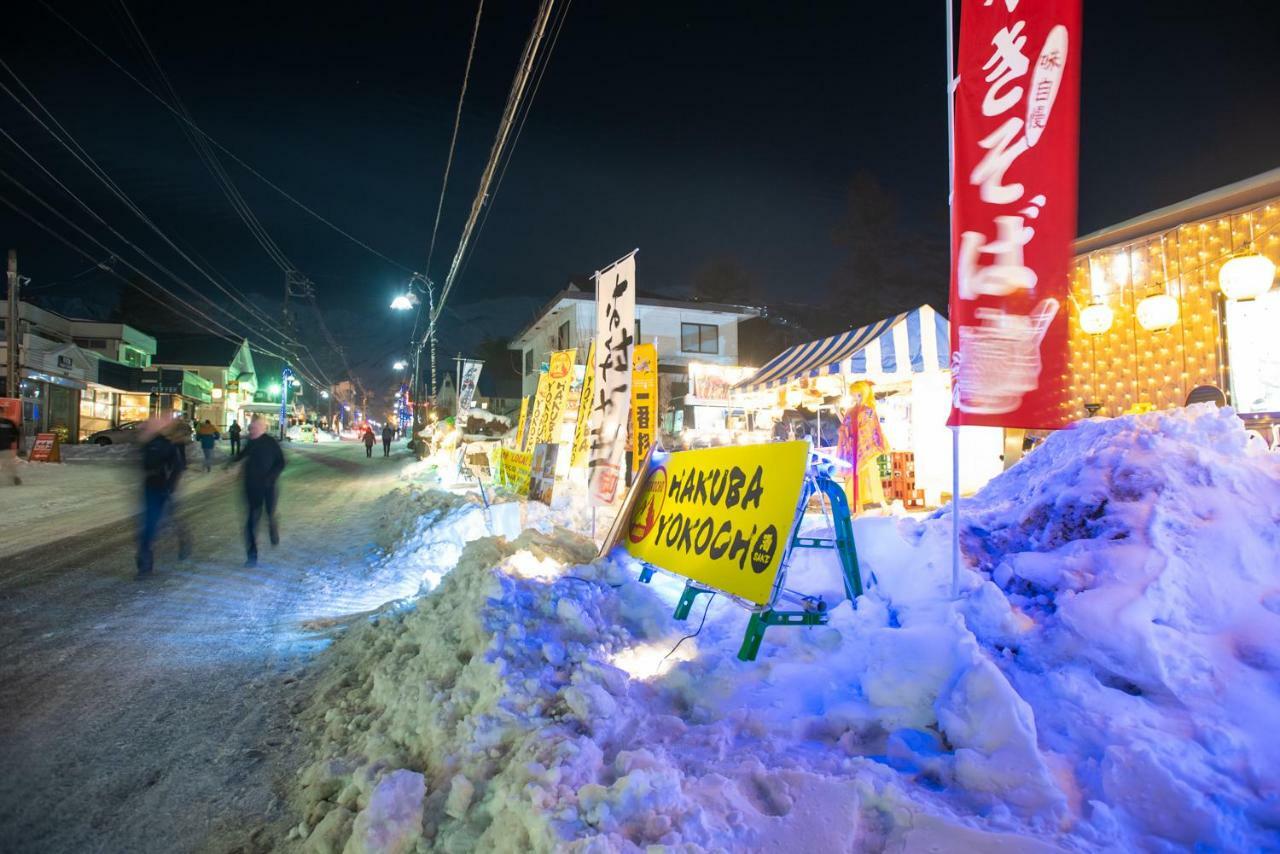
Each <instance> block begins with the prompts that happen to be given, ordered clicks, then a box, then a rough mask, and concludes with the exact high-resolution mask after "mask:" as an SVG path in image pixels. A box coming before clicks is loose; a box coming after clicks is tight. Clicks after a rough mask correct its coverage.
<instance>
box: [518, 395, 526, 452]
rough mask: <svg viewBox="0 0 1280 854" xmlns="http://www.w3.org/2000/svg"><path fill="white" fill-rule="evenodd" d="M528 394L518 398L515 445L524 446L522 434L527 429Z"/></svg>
mask: <svg viewBox="0 0 1280 854" xmlns="http://www.w3.org/2000/svg"><path fill="white" fill-rule="evenodd" d="M528 419H529V396H528V395H525V396H524V397H522V398H520V420H519V421H517V422H516V445H517V446H518V447H521V448H523V447H524V434H525V431H526V430H528V429H529V421H528Z"/></svg>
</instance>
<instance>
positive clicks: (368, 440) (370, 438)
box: [360, 425, 378, 459]
mask: <svg viewBox="0 0 1280 854" xmlns="http://www.w3.org/2000/svg"><path fill="white" fill-rule="evenodd" d="M360 441H361V442H364V455H365V456H366V457H368V458H369V459H373V443H374V442H377V441H378V439H377V437H375V436H374V435H373V428H372V427H370V426H368V425H365V428H364V435H363V436H361V437H360Z"/></svg>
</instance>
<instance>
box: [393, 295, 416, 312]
mask: <svg viewBox="0 0 1280 854" xmlns="http://www.w3.org/2000/svg"><path fill="white" fill-rule="evenodd" d="M391 307H392V308H393V309H395V310H396V311H412V310H413V309H415V308H417V307H418V295H417V294H415V293H414V292H413V291H409V293H407V294H400V296H398V297H396V298H395V299H393V300H392V301H391Z"/></svg>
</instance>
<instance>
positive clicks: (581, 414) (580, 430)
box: [569, 341, 596, 468]
mask: <svg viewBox="0 0 1280 854" xmlns="http://www.w3.org/2000/svg"><path fill="white" fill-rule="evenodd" d="M595 361H596V342H594V341H592V342H591V346H590V347H589V348H588V349H587V369H586V371H584V372H583V375H582V391H581V393H580V394H579V395H578V422H577V424H575V425H574V429H573V454H572V456H570V457H569V465H570V466H572V467H573V468H578V467H580V466H584V465H586V463H587V437H588V435H589V434H590V430H589V429H588V428H589V427H590V424H591V406H592V403H591V402H592V396H593V395H594V393H595V387H596V385H595V380H596V372H595Z"/></svg>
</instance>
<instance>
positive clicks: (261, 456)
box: [227, 418, 285, 566]
mask: <svg viewBox="0 0 1280 854" xmlns="http://www.w3.org/2000/svg"><path fill="white" fill-rule="evenodd" d="M239 462H243V463H244V475H243V477H244V497H245V500H246V501H247V502H248V505H249V518H248V521H247V522H246V523H245V528H244V545H245V552H246V555H247V557H246V560H245V566H257V564H258V537H257V533H258V520H259V519H261V518H262V511H263V510H264V509H265V510H266V511H267V532H268V534H269V535H270V537H271V545H273V546H275V545H279V544H280V528H279V526H278V525H277V524H276V498H277V491H276V481H277V480H278V479H279V478H280V472H282V471H284V465H285V463H284V451H282V450H280V443H279V442H277V441H276V440H275V439H274V438H273V437H272V436H271V435H270V434H269V433H268V432H267V423H266V422H265V421H263V420H262V419H261V418H255V419H253V420H252V421H250V422H249V441H248V442H246V443H245V446H244V450H242V451H241V452H240V453H238V454H236V455H235V456H234V457H232V458H231V461H230V462H228V463H227V465H228V466H230V465H232V464H233V463H239Z"/></svg>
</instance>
